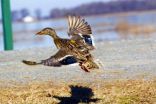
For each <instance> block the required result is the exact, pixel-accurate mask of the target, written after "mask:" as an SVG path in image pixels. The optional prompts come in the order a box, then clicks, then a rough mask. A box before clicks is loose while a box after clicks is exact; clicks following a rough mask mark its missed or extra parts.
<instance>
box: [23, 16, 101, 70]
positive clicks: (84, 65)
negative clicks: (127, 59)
mask: <svg viewBox="0 0 156 104" xmlns="http://www.w3.org/2000/svg"><path fill="white" fill-rule="evenodd" d="M67 33H68V36H69V37H70V38H69V39H65V38H61V37H59V36H58V35H57V33H56V32H55V29H52V28H49V27H47V28H44V29H42V30H41V31H39V32H37V33H36V35H49V36H51V37H52V39H53V41H54V44H55V45H56V47H57V49H59V51H58V52H57V53H56V54H54V55H53V56H51V57H50V58H48V59H45V60H41V62H33V61H26V60H23V63H25V64H28V65H37V64H43V65H46V66H62V65H69V64H73V63H79V65H80V67H81V69H83V70H84V71H86V72H89V70H90V69H95V68H97V69H98V68H99V67H98V65H97V64H96V63H95V62H94V59H93V57H92V55H91V54H90V50H93V49H95V47H94V44H93V38H92V31H91V27H90V25H88V23H87V22H86V21H85V20H84V19H82V18H81V17H76V16H68V32H67Z"/></svg>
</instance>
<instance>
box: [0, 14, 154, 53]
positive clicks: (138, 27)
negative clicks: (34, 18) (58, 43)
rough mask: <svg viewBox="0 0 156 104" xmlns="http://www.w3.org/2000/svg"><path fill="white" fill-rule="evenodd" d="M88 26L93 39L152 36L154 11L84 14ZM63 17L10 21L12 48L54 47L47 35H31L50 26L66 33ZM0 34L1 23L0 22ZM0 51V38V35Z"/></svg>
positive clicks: (114, 39) (65, 34)
mask: <svg viewBox="0 0 156 104" xmlns="http://www.w3.org/2000/svg"><path fill="white" fill-rule="evenodd" d="M85 19H86V21H87V22H88V23H89V24H90V25H91V27H92V31H93V36H94V40H95V41H96V42H99V41H116V40H122V39H142V38H156V36H155V33H156V28H155V26H156V12H145V13H131V14H129V15H123V14H122V15H107V16H104V15H102V16H92V17H86V18H85ZM67 26H68V23H67V19H51V20H46V21H38V22H32V23H13V34H14V35H13V36H14V49H27V48H33V47H49V46H50V47H53V48H54V47H55V46H54V44H53V41H52V39H51V38H50V37H49V36H35V33H36V32H38V31H39V30H41V29H43V28H45V27H52V28H54V29H56V32H57V33H58V35H59V36H60V37H64V38H68V36H67ZM0 32H1V33H2V25H0ZM0 50H3V37H2V34H1V35H0Z"/></svg>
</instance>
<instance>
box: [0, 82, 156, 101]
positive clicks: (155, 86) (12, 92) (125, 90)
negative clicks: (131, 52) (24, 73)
mask: <svg viewBox="0 0 156 104" xmlns="http://www.w3.org/2000/svg"><path fill="white" fill-rule="evenodd" d="M69 85H78V86H84V87H88V88H92V90H93V93H94V96H93V98H98V99H101V100H99V101H98V102H97V104H153V103H156V80H152V81H147V80H146V81H145V80H118V81H107V82H106V81H103V82H100V81H97V82H93V83H85V84H84V83H82V84H81V83H79V84H76V83H70V84H65V83H62V84H57V85H56V84H54V83H52V82H44V83H32V84H29V85H25V86H19V85H18V86H16V87H10V88H9V87H7V88H1V90H0V104H57V103H58V102H59V100H58V99H55V98H53V96H64V97H70V87H69Z"/></svg>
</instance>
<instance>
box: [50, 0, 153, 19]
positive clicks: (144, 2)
mask: <svg viewBox="0 0 156 104" xmlns="http://www.w3.org/2000/svg"><path fill="white" fill-rule="evenodd" d="M153 9H156V0H118V1H111V2H93V3H89V4H83V5H80V6H77V7H74V8H71V9H53V10H51V12H50V18H58V17H64V16H66V15H69V14H70V15H81V16H86V15H97V14H106V13H117V12H127V11H142V10H153Z"/></svg>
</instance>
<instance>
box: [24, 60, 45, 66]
mask: <svg viewBox="0 0 156 104" xmlns="http://www.w3.org/2000/svg"><path fill="white" fill-rule="evenodd" d="M22 62H23V63H24V64H27V65H38V64H42V63H41V62H35V61H27V60H22Z"/></svg>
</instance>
